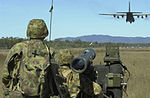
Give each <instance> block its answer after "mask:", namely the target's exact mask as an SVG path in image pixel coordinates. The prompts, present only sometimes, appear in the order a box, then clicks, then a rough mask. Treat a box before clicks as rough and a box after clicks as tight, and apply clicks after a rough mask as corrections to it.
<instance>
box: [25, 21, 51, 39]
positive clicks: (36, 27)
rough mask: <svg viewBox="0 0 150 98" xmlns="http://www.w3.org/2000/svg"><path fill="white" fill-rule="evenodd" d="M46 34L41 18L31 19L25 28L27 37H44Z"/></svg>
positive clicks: (44, 24)
mask: <svg viewBox="0 0 150 98" xmlns="http://www.w3.org/2000/svg"><path fill="white" fill-rule="evenodd" d="M47 36H48V29H47V26H46V23H45V22H44V20H42V19H32V20H31V21H30V22H29V24H28V28H27V37H29V38H45V37H47Z"/></svg>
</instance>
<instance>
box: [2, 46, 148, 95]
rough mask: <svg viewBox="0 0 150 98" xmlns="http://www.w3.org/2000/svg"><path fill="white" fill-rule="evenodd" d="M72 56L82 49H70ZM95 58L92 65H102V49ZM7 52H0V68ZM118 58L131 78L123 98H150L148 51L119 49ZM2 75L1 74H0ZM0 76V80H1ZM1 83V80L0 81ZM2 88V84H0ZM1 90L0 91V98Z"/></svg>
mask: <svg viewBox="0 0 150 98" xmlns="http://www.w3.org/2000/svg"><path fill="white" fill-rule="evenodd" d="M70 50H72V51H73V54H75V56H76V55H79V54H80V53H81V52H82V51H83V50H84V49H78V48H76V49H70ZM95 50H96V58H95V60H94V64H104V62H103V57H104V55H105V51H104V48H96V49H95ZM6 54H7V50H3V51H0V68H1V69H2V68H3V66H2V65H3V62H4V60H5V58H6ZM120 56H121V60H122V62H123V63H124V64H125V65H126V66H127V67H128V69H129V70H130V72H131V78H130V80H129V83H128V90H127V93H128V95H129V96H128V97H127V96H125V95H124V97H123V98H150V93H149V91H150V49H149V48H145V49H121V51H120ZM1 74H2V73H1ZM1 74H0V78H1ZM0 83H1V79H0ZM0 87H2V84H0ZM1 92H2V89H0V98H2V93H1Z"/></svg>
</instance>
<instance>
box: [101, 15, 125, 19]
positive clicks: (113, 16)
mask: <svg viewBox="0 0 150 98" xmlns="http://www.w3.org/2000/svg"><path fill="white" fill-rule="evenodd" d="M99 15H109V16H113V17H117V18H119V17H122V18H123V17H124V16H127V15H126V14H99Z"/></svg>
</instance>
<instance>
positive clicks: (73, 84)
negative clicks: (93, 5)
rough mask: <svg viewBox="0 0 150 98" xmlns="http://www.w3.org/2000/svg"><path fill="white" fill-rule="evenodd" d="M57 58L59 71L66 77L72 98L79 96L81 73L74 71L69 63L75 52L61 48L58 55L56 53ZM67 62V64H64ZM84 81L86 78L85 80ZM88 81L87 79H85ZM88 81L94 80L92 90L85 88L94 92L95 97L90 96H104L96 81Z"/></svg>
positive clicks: (99, 97)
mask: <svg viewBox="0 0 150 98" xmlns="http://www.w3.org/2000/svg"><path fill="white" fill-rule="evenodd" d="M56 58H57V59H59V61H60V62H59V65H61V66H60V68H59V72H60V74H61V75H62V76H63V77H65V78H66V85H67V86H68V89H69V92H70V96H71V98H77V96H78V93H79V92H80V86H81V85H80V78H79V74H78V73H75V72H73V71H72V70H71V69H70V67H69V65H70V64H71V61H72V59H73V54H72V53H71V52H70V51H69V50H67V49H66V50H61V51H59V53H58V55H56ZM64 64H65V65H64ZM83 81H84V80H83ZM85 82H87V81H85ZM88 82H92V86H93V91H94V92H92V91H90V89H85V92H87V93H89V92H91V93H94V94H93V95H94V96H93V97H92V96H91V97H89V98H102V95H101V93H102V92H101V91H102V89H101V87H100V85H99V84H97V83H96V82H93V81H88ZM85 88H87V87H85ZM83 98H84V97H83Z"/></svg>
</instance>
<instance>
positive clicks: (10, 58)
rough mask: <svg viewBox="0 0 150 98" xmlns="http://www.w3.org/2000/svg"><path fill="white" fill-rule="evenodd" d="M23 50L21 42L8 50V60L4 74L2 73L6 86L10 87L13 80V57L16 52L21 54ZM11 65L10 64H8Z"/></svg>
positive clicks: (5, 63)
mask: <svg viewBox="0 0 150 98" xmlns="http://www.w3.org/2000/svg"><path fill="white" fill-rule="evenodd" d="M20 51H21V47H20V45H19V44H16V45H14V46H13V47H12V48H11V49H10V50H9V52H8V54H7V57H6V60H5V62H4V66H3V75H2V83H3V84H4V86H5V87H6V88H8V87H9V82H10V80H11V78H12V77H11V72H12V70H13V66H14V65H13V63H14V62H13V59H14V57H15V55H16V54H19V53H20ZM8 65H9V66H8Z"/></svg>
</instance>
